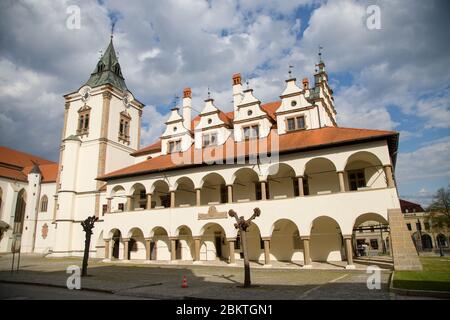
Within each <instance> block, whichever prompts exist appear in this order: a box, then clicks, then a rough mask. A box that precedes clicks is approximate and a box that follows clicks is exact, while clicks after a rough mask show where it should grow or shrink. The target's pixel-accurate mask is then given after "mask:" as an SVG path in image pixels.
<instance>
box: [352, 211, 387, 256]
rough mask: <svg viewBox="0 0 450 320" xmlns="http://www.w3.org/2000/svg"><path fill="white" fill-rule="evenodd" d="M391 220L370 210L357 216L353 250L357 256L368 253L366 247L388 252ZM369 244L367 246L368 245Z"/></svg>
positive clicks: (353, 233) (353, 232) (354, 226)
mask: <svg viewBox="0 0 450 320" xmlns="http://www.w3.org/2000/svg"><path fill="white" fill-rule="evenodd" d="M388 226H389V222H388V221H387V220H386V218H385V217H383V216H382V215H381V214H378V213H374V212H368V213H363V214H361V215H359V216H357V217H356V218H355V221H354V222H353V228H352V230H353V231H352V235H353V243H352V246H353V252H354V253H355V254H356V255H357V256H362V255H366V254H367V252H366V249H370V250H375V251H378V253H386V252H387V251H388V250H389V244H388V241H387V238H388V235H389V232H388ZM366 245H367V246H366Z"/></svg>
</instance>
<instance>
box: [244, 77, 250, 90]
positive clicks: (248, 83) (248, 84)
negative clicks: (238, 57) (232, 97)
mask: <svg viewBox="0 0 450 320" xmlns="http://www.w3.org/2000/svg"><path fill="white" fill-rule="evenodd" d="M245 84H246V85H247V89H248V88H249V87H250V82H249V81H248V79H246V80H245Z"/></svg>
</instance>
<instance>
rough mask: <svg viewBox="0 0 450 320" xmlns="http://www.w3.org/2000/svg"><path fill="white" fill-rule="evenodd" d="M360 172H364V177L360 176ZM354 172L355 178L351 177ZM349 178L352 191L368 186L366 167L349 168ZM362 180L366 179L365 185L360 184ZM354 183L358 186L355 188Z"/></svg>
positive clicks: (349, 186)
mask: <svg viewBox="0 0 450 320" xmlns="http://www.w3.org/2000/svg"><path fill="white" fill-rule="evenodd" d="M359 173H362V178H360V177H358V174H359ZM353 174H354V175H355V177H354V178H352V177H351V175H353ZM347 180H348V188H349V190H350V191H358V189H359V188H365V187H367V180H366V173H365V170H364V169H356V170H349V171H348V172H347ZM361 181H364V183H363V185H361V186H360V182H361ZM352 183H355V187H356V188H353V185H352Z"/></svg>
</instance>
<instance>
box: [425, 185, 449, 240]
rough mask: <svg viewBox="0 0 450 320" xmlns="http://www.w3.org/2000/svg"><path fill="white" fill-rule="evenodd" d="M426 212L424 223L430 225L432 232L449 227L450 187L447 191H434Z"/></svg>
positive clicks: (442, 189)
mask: <svg viewBox="0 0 450 320" xmlns="http://www.w3.org/2000/svg"><path fill="white" fill-rule="evenodd" d="M427 211H428V212H429V215H428V216H427V218H426V219H425V221H426V222H428V223H429V224H430V227H431V228H432V230H433V231H439V230H441V229H443V228H446V227H450V185H449V186H448V187H447V189H445V188H440V189H439V190H438V191H436V194H435V195H434V196H433V201H432V202H431V204H430V205H429V207H428V209H427Z"/></svg>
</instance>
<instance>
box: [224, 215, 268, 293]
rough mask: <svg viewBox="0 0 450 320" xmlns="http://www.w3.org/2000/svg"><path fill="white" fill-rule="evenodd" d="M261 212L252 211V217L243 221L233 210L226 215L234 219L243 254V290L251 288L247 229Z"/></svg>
mask: <svg viewBox="0 0 450 320" xmlns="http://www.w3.org/2000/svg"><path fill="white" fill-rule="evenodd" d="M260 214H261V210H260V209H259V208H255V209H253V215H252V216H251V217H250V218H249V219H247V220H245V219H244V217H243V216H241V217H238V215H237V213H236V212H235V211H234V210H232V209H231V210H229V211H228V215H229V216H230V217H234V218H235V219H236V223H235V224H234V227H235V228H236V229H238V230H239V235H240V236H241V246H242V251H243V252H244V288H249V287H250V286H251V280H250V263H249V261H248V250H247V236H246V234H247V229H248V227H250V225H251V224H252V220H253V219H255V218H256V217H259V216H260Z"/></svg>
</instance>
